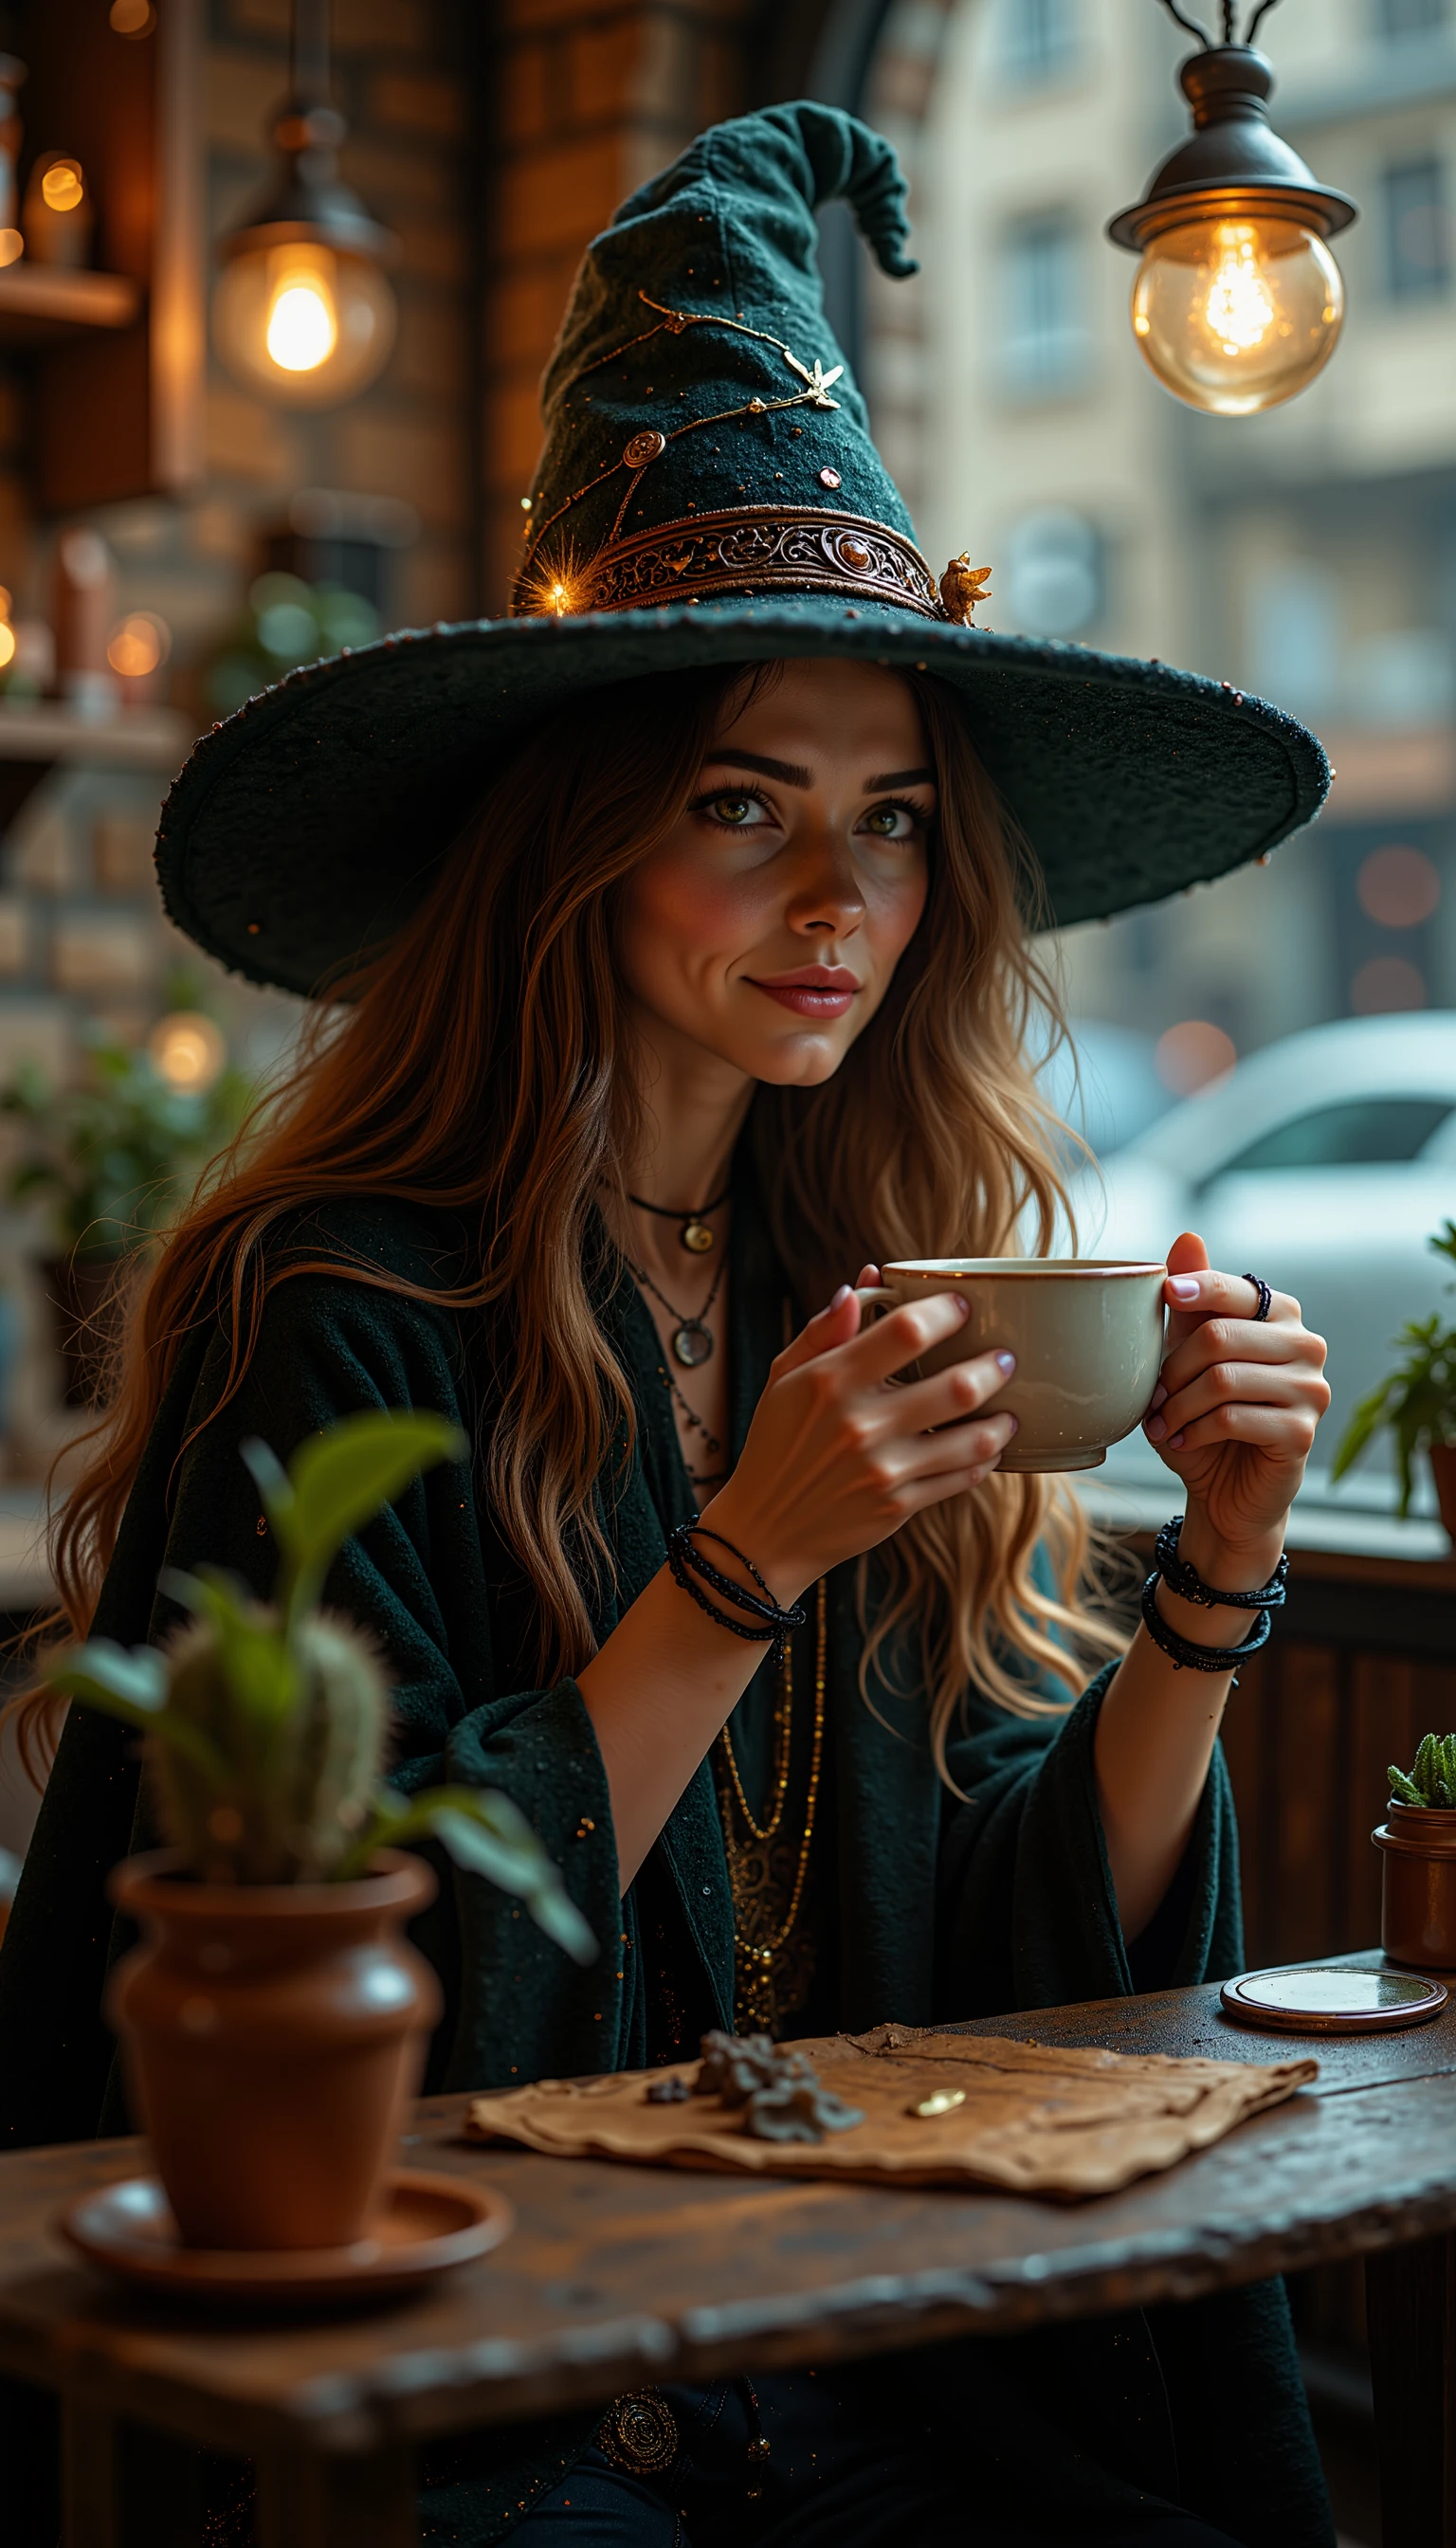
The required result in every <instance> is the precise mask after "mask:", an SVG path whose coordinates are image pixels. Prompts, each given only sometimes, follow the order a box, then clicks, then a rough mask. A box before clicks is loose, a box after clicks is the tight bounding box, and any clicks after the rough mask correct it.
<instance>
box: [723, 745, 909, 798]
mask: <svg viewBox="0 0 1456 2548" xmlns="http://www.w3.org/2000/svg"><path fill="white" fill-rule="evenodd" d="M703 768H704V769H705V770H710V769H716V770H757V771H759V772H761V773H762V774H763V776H764V777H765V778H777V779H779V780H781V782H782V784H783V785H784V786H785V787H798V788H801V789H803V790H805V791H807V790H808V789H809V788H810V787H812V786H813V784H814V774H813V772H812V770H806V769H805V768H804V765H803V763H802V762H801V761H772V760H771V759H770V757H769V755H768V754H767V753H766V752H740V751H738V750H737V748H736V747H730V746H728V745H724V746H723V748H722V749H721V750H720V751H719V750H715V751H713V752H710V753H709V754H708V755H707V758H706V760H705V761H704V763H703ZM935 776H936V774H935V772H934V771H933V770H890V771H887V772H885V773H884V774H882V775H881V776H879V777H878V778H866V780H865V795H866V796H873V795H876V794H877V793H878V792H879V790H880V789H881V788H884V787H927V786H930V787H933V786H934V785H935Z"/></svg>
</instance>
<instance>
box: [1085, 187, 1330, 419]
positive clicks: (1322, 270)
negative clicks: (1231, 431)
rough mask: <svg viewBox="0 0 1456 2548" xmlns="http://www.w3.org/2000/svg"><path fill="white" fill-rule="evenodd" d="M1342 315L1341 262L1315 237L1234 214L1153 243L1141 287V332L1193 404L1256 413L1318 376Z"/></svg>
mask: <svg viewBox="0 0 1456 2548" xmlns="http://www.w3.org/2000/svg"><path fill="white" fill-rule="evenodd" d="M1344 309H1345V293H1344V284H1343V281H1342V280H1341V277H1340V270H1339V267H1338V266H1337V265H1336V264H1335V261H1334V259H1333V257H1332V256H1331V255H1330V253H1329V250H1328V248H1327V247H1326V246H1325V244H1324V241H1323V239H1322V238H1320V236H1319V232H1318V231H1316V230H1313V229H1309V228H1307V227H1305V225H1304V224H1303V223H1301V222H1293V221H1281V220H1279V219H1277V218H1275V219H1269V218H1260V219H1257V220H1250V219H1243V220H1238V219H1233V218H1230V217H1229V216H1227V215H1226V216H1225V218H1223V219H1222V220H1221V219H1218V218H1215V219H1211V220H1205V221H1200V222H1188V223H1180V224H1179V225H1178V227H1176V228H1174V229H1168V230H1162V231H1160V232H1159V233H1158V234H1157V236H1156V237H1154V238H1152V239H1150V240H1149V241H1148V244H1147V246H1146V247H1145V248H1144V250H1143V254H1142V262H1141V264H1140V265H1139V267H1138V278H1137V281H1136V282H1135V284H1134V286H1133V334H1134V336H1135V338H1136V339H1137V343H1138V352H1139V353H1140V354H1141V355H1142V357H1143V359H1144V361H1145V362H1146V363H1147V365H1148V368H1149V369H1150V370H1151V371H1152V372H1154V373H1155V374H1156V376H1157V378H1158V379H1159V380H1160V381H1161V382H1162V385H1163V387H1164V389H1166V390H1171V391H1172V393H1173V396H1174V398H1177V399H1182V400H1183V402H1184V404H1185V405H1186V406H1188V407H1196V408H1202V409H1205V410H1206V412H1207V413H1209V414H1211V415H1256V414H1257V413H1258V412H1259V410H1260V409H1262V408H1266V407H1278V406H1280V405H1281V403H1282V402H1283V401H1284V400H1285V399H1291V398H1297V397H1298V395H1299V393H1300V391H1301V390H1303V389H1307V388H1308V387H1309V384H1310V383H1311V381H1312V380H1313V379H1314V378H1315V375H1316V373H1317V372H1319V371H1322V369H1323V367H1324V365H1325V364H1326V363H1327V362H1328V360H1329V357H1330V355H1331V354H1332V353H1333V351H1334V349H1335V346H1336V344H1337V343H1338V341H1339V331H1340V326H1341V323H1342V321H1343V318H1344Z"/></svg>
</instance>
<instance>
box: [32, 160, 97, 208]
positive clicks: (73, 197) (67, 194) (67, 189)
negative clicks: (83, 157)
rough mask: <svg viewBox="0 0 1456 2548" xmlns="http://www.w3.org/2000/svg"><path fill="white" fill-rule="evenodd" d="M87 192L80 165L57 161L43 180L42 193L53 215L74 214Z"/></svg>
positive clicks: (47, 170) (76, 162) (72, 161)
mask: <svg viewBox="0 0 1456 2548" xmlns="http://www.w3.org/2000/svg"><path fill="white" fill-rule="evenodd" d="M85 192H86V186H85V180H84V179H83V177H82V175H81V169H80V163H79V161H78V160H75V159H57V160H55V161H54V163H53V165H52V166H50V167H49V168H47V169H46V174H45V176H44V177H43V178H42V180H41V193H42V195H43V197H44V198H45V200H46V203H47V204H48V205H49V207H50V210H51V212H52V213H73V212H74V211H75V209H76V206H77V204H79V203H80V202H81V201H82V200H83V198H84V196H85Z"/></svg>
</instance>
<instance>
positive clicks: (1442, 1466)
mask: <svg viewBox="0 0 1456 2548" xmlns="http://www.w3.org/2000/svg"><path fill="white" fill-rule="evenodd" d="M1429 1447H1430V1473H1431V1476H1432V1477H1433V1478H1434V1480H1435V1482H1436V1502H1437V1504H1438V1505H1439V1506H1440V1514H1441V1524H1442V1527H1443V1529H1444V1531H1445V1534H1446V1537H1447V1538H1448V1539H1449V1540H1452V1541H1453V1542H1456V1442H1432V1443H1431V1444H1430V1446H1429Z"/></svg>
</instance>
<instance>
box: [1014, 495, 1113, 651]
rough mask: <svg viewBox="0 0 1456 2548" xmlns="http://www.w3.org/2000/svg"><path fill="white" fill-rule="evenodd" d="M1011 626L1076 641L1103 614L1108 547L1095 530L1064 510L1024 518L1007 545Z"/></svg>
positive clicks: (1056, 506) (1045, 509) (1042, 510)
mask: <svg viewBox="0 0 1456 2548" xmlns="http://www.w3.org/2000/svg"><path fill="white" fill-rule="evenodd" d="M1006 590H1007V596H1008V601H1009V605H1010V610H1011V616H1012V620H1013V622H1014V623H1015V625H1016V626H1017V627H1018V628H1023V629H1025V630H1026V631H1027V633H1028V635H1030V636H1033V637H1075V636H1076V634H1077V632H1078V630H1079V629H1082V628H1088V627H1090V626H1091V624H1092V622H1093V621H1094V620H1095V619H1097V618H1098V617H1099V616H1100V614H1101V610H1102V596H1103V543H1102V539H1101V536H1100V534H1099V533H1098V531H1097V529H1096V526H1095V525H1094V524H1093V523H1091V522H1089V521H1086V520H1084V519H1083V517H1082V515H1081V514H1080V513H1073V512H1071V511H1069V510H1068V509H1067V508H1066V507H1064V506H1063V505H1060V504H1047V505H1046V506H1045V507H1043V508H1040V509H1039V510H1038V511H1037V512H1035V513H1023V515H1022V517H1021V519H1020V521H1019V522H1016V523H1014V524H1013V525H1012V529H1011V532H1010V536H1009V538H1008V540H1007V543H1006Z"/></svg>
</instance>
